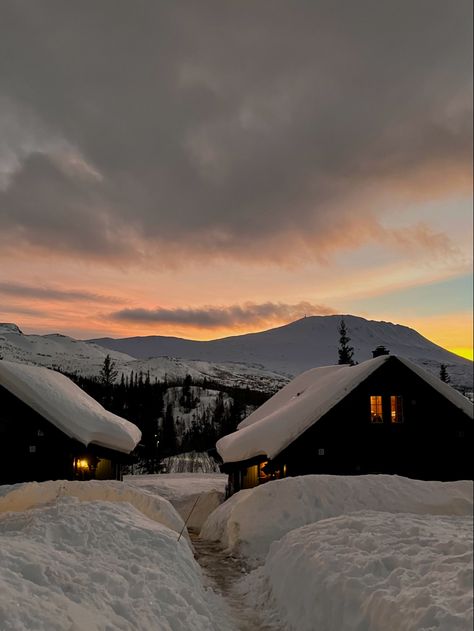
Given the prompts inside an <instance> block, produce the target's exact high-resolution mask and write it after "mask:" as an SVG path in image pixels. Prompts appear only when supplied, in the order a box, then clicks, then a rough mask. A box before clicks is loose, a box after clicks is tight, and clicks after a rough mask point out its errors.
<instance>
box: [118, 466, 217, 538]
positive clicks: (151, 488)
mask: <svg viewBox="0 0 474 631" xmlns="http://www.w3.org/2000/svg"><path fill="white" fill-rule="evenodd" d="M124 481H125V482H126V483H127V484H128V485H129V486H130V485H131V486H133V487H135V488H139V489H144V490H146V491H148V492H149V493H154V494H156V495H158V496H161V497H164V498H166V499H167V500H168V501H169V502H171V504H172V505H173V506H174V507H175V509H176V510H177V511H178V513H179V514H180V515H181V517H182V518H183V519H184V520H186V519H187V518H188V517H189V519H188V522H187V526H188V528H190V529H192V530H197V531H199V530H200V529H201V527H202V525H203V523H204V522H205V521H206V519H207V518H208V516H209V515H210V514H211V513H212V512H213V511H214V510H215V509H216V508H217V507H218V506H219V505H220V504H221V503H222V502H223V501H224V495H225V486H226V483H227V476H226V475H223V474H221V473H205V474H203V473H170V474H159V475H135V476H132V475H130V476H125V478H124ZM191 511H192V512H191Z"/></svg>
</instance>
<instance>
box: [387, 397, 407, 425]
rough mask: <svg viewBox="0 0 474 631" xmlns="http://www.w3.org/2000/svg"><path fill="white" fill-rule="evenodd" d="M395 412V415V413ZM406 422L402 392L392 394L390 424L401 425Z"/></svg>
mask: <svg viewBox="0 0 474 631" xmlns="http://www.w3.org/2000/svg"><path fill="white" fill-rule="evenodd" d="M394 412H395V415H394ZM404 422H405V414H404V409H403V396H402V395H401V394H391V395H390V424H391V425H400V424H402V423H404Z"/></svg>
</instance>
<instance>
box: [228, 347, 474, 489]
mask: <svg viewBox="0 0 474 631" xmlns="http://www.w3.org/2000/svg"><path fill="white" fill-rule="evenodd" d="M371 362H372V364H373V366H374V369H373V370H372V371H370V368H371V366H366V367H365V368H363V365H362V364H360V365H358V366H354V367H349V366H347V367H343V368H342V370H343V371H345V372H344V373H340V372H339V371H338V370H334V371H333V372H332V373H331V375H329V376H328V375H326V377H325V379H326V381H325V388H324V391H323V392H322V393H321V396H323V397H324V396H328V391H329V396H330V395H331V392H330V390H331V387H332V388H333V391H334V392H335V393H337V392H338V387H339V386H338V380H340V378H341V375H342V374H344V377H345V379H346V381H347V377H348V376H349V377H350V374H351V373H350V372H347V371H354V370H358V371H361V369H363V372H365V373H367V374H366V376H365V378H363V379H362V380H360V381H359V380H357V379H356V380H354V382H353V384H352V385H351V386H350V387H347V388H344V386H343V388H342V389H343V392H342V393H339V396H336V397H335V398H336V399H337V402H336V403H335V404H334V405H331V406H329V409H327V410H326V411H325V412H324V413H323V414H322V415H321V416H318V414H316V415H315V419H314V421H313V422H311V423H309V426H308V427H307V428H306V429H305V430H304V431H303V432H302V433H301V434H300V435H298V436H297V437H296V438H295V439H294V440H293V441H292V442H291V443H290V444H288V445H286V446H285V447H284V448H283V449H282V450H281V451H279V453H274V454H272V457H271V458H270V457H268V455H262V452H263V453H266V452H265V449H264V448H263V442H264V441H263V442H262V444H259V440H260V441H261V440H262V439H261V437H262V432H260V433H259V432H254V433H255V436H256V441H255V444H254V445H253V449H254V451H255V456H253V457H250V458H247V459H246V460H243V461H235V460H234V461H233V462H231V461H229V460H226V454H228V452H229V444H230V442H232V441H233V440H235V437H236V436H237V435H238V434H239V432H240V431H241V430H237V432H235V433H234V434H231V435H229V436H228V437H224V439H221V441H222V442H221V441H220V442H219V443H218V445H217V448H218V451H219V453H220V455H221V457H222V458H223V465H222V470H223V471H224V472H227V473H229V490H230V494H231V493H233V492H235V491H238V490H240V489H242V488H250V487H253V486H255V485H257V484H261V483H264V482H266V481H268V480H272V479H277V478H281V477H285V476H296V475H305V474H314V473H320V474H338V475H360V474H369V473H385V474H397V475H402V476H407V477H411V478H417V479H424V480H442V481H447V480H459V479H470V478H471V477H472V465H471V453H470V452H471V449H472V447H471V445H472V426H473V421H472V404H471V402H470V401H469V400H468V399H466V398H465V397H463V396H462V395H461V394H460V393H458V392H457V391H455V390H454V389H453V388H451V387H450V386H448V385H447V384H445V383H442V382H441V381H440V380H438V379H437V378H436V377H433V375H431V374H429V373H426V372H425V371H424V370H422V369H420V368H419V367H418V366H415V365H414V364H411V362H409V361H407V360H404V359H399V358H397V357H396V356H390V357H389V356H385V357H378V358H377V359H372V360H369V361H368V362H364V364H366V365H369V364H370V363H371ZM331 368H333V367H331ZM367 369H369V370H367ZM318 370H319V371H320V373H321V374H319V373H318ZM324 370H325V369H324V368H323V369H317V370H316V371H314V372H315V374H314V378H315V379H318V378H321V375H322V377H324V375H325V373H324ZM309 372H311V371H308V374H309ZM305 374H306V373H305ZM353 374H354V375H355V374H356V373H353ZM297 379H299V378H297ZM295 382H296V380H295ZM292 383H293V382H292ZM349 383H350V379H349ZM291 385H292V384H291V383H290V384H289V385H288V386H285V388H289V389H290V390H289V393H290V395H291ZM309 390H310V389H308V392H309ZM282 392H283V391H282ZM277 394H278V393H277ZM300 394H301V395H303V394H304V392H303V393H299V392H297V393H296V398H298V396H299V395H300ZM275 396H277V395H275ZM309 396H311V395H309ZM281 398H282V401H283V403H285V397H284V396H282V397H281ZM291 398H292V399H295V394H294V393H293V395H292V397H291ZM270 401H271V400H270ZM288 401H289V399H288V397H287V401H286V403H288ZM267 403H268V402H267ZM297 404H298V403H297V402H296V403H295V404H294V405H295V406H296V405H297ZM314 405H315V409H317V408H318V407H319V401H318V400H317V397H316V398H315V399H314ZM285 407H286V410H285V413H287V414H288V415H289V416H288V427H289V432H290V433H291V431H292V429H291V425H292V419H291V415H292V413H294V414H295V415H297V414H298V410H297V409H296V407H295V409H294V411H293V410H292V406H291V405H286V406H285ZM257 412H258V410H257ZM254 414H255V413H254ZM260 416H261V415H260ZM295 418H296V417H295ZM251 421H252V416H250V417H249V418H248V419H247V427H251V426H252V423H251ZM258 422H261V419H260V421H259V420H257V422H256V423H255V425H257V423H258ZM267 422H268V421H267ZM270 427H271V426H270V425H267V428H270ZM250 432H252V430H250ZM248 436H249V430H247V437H245V441H246V443H247V444H248V442H249V437H248ZM232 437H233V438H232ZM259 437H260V438H259ZM226 439H230V441H229V443H226ZM250 440H251V433H250ZM233 449H234V454H235V445H234V446H233ZM259 451H260V454H259V453H258V452H259ZM247 453H248V449H247Z"/></svg>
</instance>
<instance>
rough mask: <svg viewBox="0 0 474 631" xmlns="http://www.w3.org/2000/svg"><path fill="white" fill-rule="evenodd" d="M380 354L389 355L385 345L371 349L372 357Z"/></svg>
mask: <svg viewBox="0 0 474 631" xmlns="http://www.w3.org/2000/svg"><path fill="white" fill-rule="evenodd" d="M381 355H390V351H389V350H388V348H385V346H377V348H376V349H375V350H373V351H372V357H380V356H381Z"/></svg>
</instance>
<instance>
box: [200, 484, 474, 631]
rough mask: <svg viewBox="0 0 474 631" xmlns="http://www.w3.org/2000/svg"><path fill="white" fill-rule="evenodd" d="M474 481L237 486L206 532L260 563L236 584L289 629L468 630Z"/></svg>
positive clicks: (232, 551)
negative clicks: (248, 487) (238, 487)
mask: <svg viewBox="0 0 474 631" xmlns="http://www.w3.org/2000/svg"><path fill="white" fill-rule="evenodd" d="M472 491H473V487H472V482H470V481H460V482H425V481H419V480H410V479H407V478H401V477H398V476H387V475H379V476H375V475H373V476H354V477H349V476H304V477H299V478H287V479H285V480H278V481H274V482H269V483H267V484H265V485H262V486H260V487H257V488H255V489H249V490H245V491H240V492H239V493H237V494H236V495H234V496H233V497H231V498H230V499H229V500H227V502H225V503H224V504H223V505H222V506H220V507H219V508H217V509H216V510H215V511H214V512H213V513H212V514H211V515H210V516H209V518H208V519H207V521H206V522H205V524H204V526H203V528H202V530H201V537H202V538H204V539H207V540H214V541H219V542H220V543H221V544H222V545H223V546H225V547H226V548H227V552H228V553H230V554H233V555H236V554H240V555H243V557H244V559H245V560H246V562H247V563H248V565H249V566H250V567H253V568H255V569H254V570H253V571H252V572H251V573H250V574H248V575H247V576H244V577H243V578H242V579H241V581H240V582H239V583H238V584H237V585H236V586H235V587H234V591H235V590H236V591H237V592H238V593H239V594H240V596H241V598H242V599H243V601H244V602H245V603H246V604H247V606H248V607H253V609H254V610H255V611H259V612H260V614H261V615H263V616H264V618H266V620H268V622H269V623H270V622H274V623H276V624H279V625H280V627H281V628H283V629H285V631H315V630H317V629H322V630H324V631H355V630H357V631H402V630H403V631H435V630H437V631H470V630H471V629H472V508H473V501H472Z"/></svg>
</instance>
